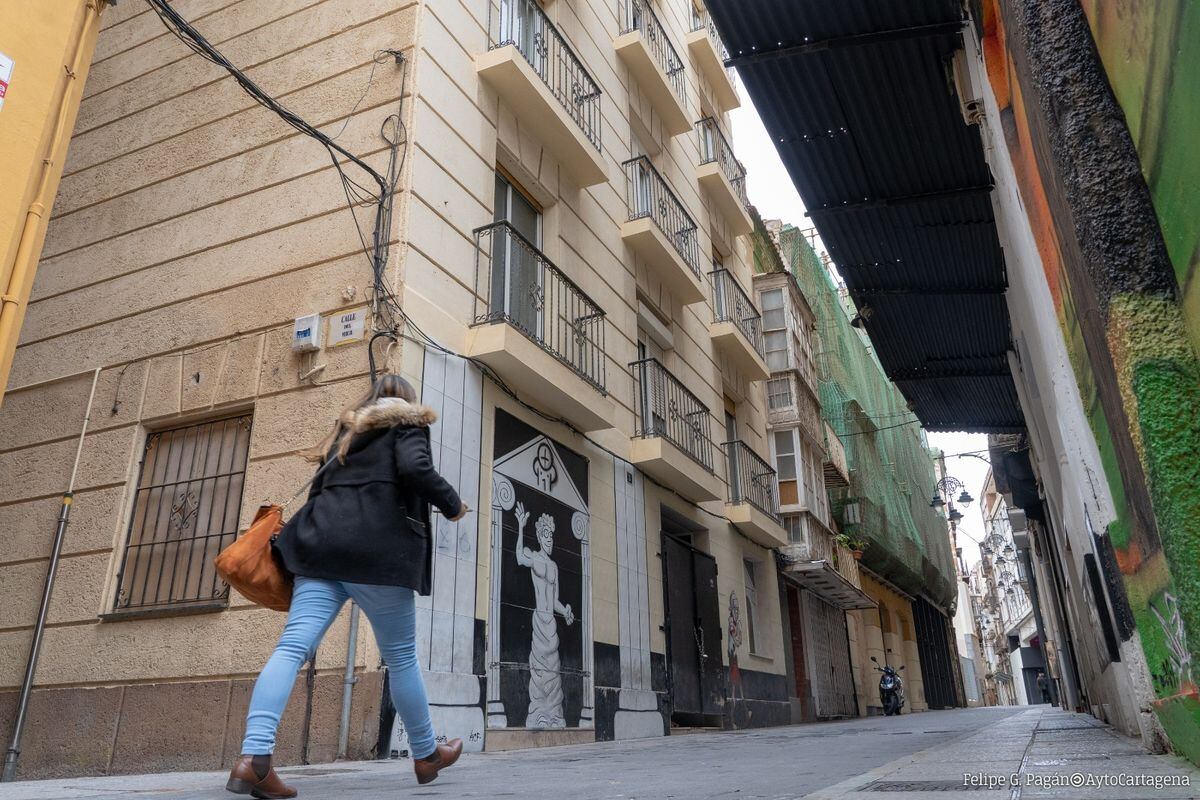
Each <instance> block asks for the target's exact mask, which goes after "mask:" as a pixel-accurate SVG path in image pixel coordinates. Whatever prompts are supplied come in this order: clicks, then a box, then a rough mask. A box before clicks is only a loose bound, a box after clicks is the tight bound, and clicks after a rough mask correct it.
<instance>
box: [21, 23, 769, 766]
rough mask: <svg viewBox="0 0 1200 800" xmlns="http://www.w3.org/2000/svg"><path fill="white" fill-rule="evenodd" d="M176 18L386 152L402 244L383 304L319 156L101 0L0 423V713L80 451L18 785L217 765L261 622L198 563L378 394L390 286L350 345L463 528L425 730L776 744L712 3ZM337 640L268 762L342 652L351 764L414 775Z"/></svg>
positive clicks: (747, 314)
mask: <svg viewBox="0 0 1200 800" xmlns="http://www.w3.org/2000/svg"><path fill="white" fill-rule="evenodd" d="M174 5H175V7H176V8H177V10H178V11H179V12H180V13H181V14H182V15H183V16H184V17H186V18H187V19H188V20H190V21H191V22H193V23H194V24H195V26H196V27H197V28H198V29H199V30H200V31H202V32H203V34H204V36H205V37H206V38H207V39H208V40H209V41H210V42H212V43H213V44H214V45H215V46H216V47H217V48H219V49H220V50H221V51H222V52H223V53H225V54H226V55H227V56H228V57H229V59H230V60H231V61H233V62H234V63H236V64H238V65H239V66H240V67H241V68H242V69H243V70H244V71H245V73H246V74H247V75H248V76H249V77H250V78H251V79H252V80H254V81H256V82H258V83H259V84H260V85H261V86H262V87H264V88H265V89H266V90H267V91H268V92H269V93H270V94H271V95H272V96H274V97H275V98H277V99H278V100H279V101H280V102H281V103H283V104H284V105H285V106H287V107H288V108H289V109H291V110H293V111H294V112H296V113H297V114H299V115H300V116H301V117H303V118H305V119H306V120H308V121H310V122H311V123H312V124H313V125H315V126H317V127H318V128H320V129H321V130H322V131H324V132H325V133H326V134H327V135H329V136H335V135H336V137H337V139H336V141H337V143H338V144H339V145H340V146H342V147H344V148H345V149H346V150H348V151H350V152H352V153H355V154H357V155H359V156H361V157H362V158H363V159H364V160H365V161H366V162H367V163H368V164H370V165H371V166H372V167H374V168H375V169H377V170H380V171H383V170H385V169H386V168H387V164H388V161H389V158H390V157H391V156H392V155H393V152H394V153H395V154H396V155H397V161H396V168H397V170H398V176H399V182H398V191H397V194H396V196H395V199H394V211H393V216H392V226H391V229H390V230H387V231H385V232H383V239H384V240H385V241H387V242H388V243H389V244H390V258H389V259H388V261H387V263H386V264H385V265H384V269H383V271H382V276H381V279H380V280H377V279H376V277H375V276H374V275H373V273H372V267H371V264H370V263H369V261H368V259H367V258H366V257H365V256H364V253H363V242H362V240H361V239H360V231H358V230H356V227H355V225H354V223H353V219H352V218H351V211H350V210H348V209H347V197H346V193H345V189H344V187H343V184H342V182H341V180H340V179H339V176H338V172H337V171H336V170H335V169H334V168H333V166H332V165H331V164H330V161H329V158H328V156H327V154H326V153H325V152H324V151H323V149H322V148H321V147H320V146H319V145H318V144H317V143H316V142H314V141H313V140H312V139H310V138H308V137H305V136H303V135H301V134H299V133H296V132H295V131H293V130H292V129H291V128H288V127H287V126H286V125H285V124H283V123H282V122H281V121H280V119H279V118H278V117H277V116H276V115H275V114H273V113H271V112H270V111H268V110H266V109H264V108H262V107H260V106H258V105H256V104H255V102H254V101H253V100H252V99H251V98H250V97H248V96H247V95H246V94H245V93H243V92H242V91H241V90H240V89H239V87H238V86H237V85H236V84H235V83H234V82H233V81H232V80H231V79H230V78H229V76H228V75H227V74H226V73H225V72H224V71H223V70H222V69H220V68H218V67H216V66H215V65H213V64H211V63H209V62H207V61H205V60H203V59H201V58H200V57H198V56H196V55H194V54H192V53H191V52H190V51H189V50H187V48H185V47H184V46H183V45H182V44H181V43H180V42H179V41H178V39H176V38H175V37H174V36H172V35H170V34H169V33H168V32H167V31H166V29H165V28H164V27H163V24H162V23H161V22H160V20H159V19H158V18H157V17H156V16H155V14H153V13H152V12H150V11H148V10H147V9H146V7H145V6H142V5H139V4H136V3H128V4H125V3H123V4H120V5H118V6H116V7H114V8H111V9H109V10H108V11H106V13H105V15H104V18H103V29H102V30H101V32H100V35H99V39H98V43H97V47H96V52H95V58H94V62H93V65H92V69H91V74H90V76H89V78H88V82H87V85H86V87H85V90H84V99H83V102H82V104H81V106H80V111H79V117H78V121H77V124H76V126H75V133H74V136H73V139H72V142H71V145H70V149H69V152H68V156H67V164H66V169H65V171H64V176H63V179H62V183H61V188H60V192H59V196H58V200H57V202H56V204H55V207H54V216H53V219H52V220H51V223H50V225H49V229H48V233H47V237H46V244H45V247H44V250H43V253H42V259H41V264H40V266H39V271H38V274H37V280H36V283H35V286H34V289H33V295H32V298H31V303H30V306H29V311H28V314H27V317H26V322H25V326H24V329H23V331H22V338H21V342H20V345H19V347H18V349H17V353H16V357H15V361H14V365H13V372H12V377H11V381H10V383H9V387H8V394H7V397H6V401H5V406H4V408H3V410H2V411H0V529H2V530H4V531H6V532H8V533H9V535H8V541H9V546H8V548H7V549H6V552H5V554H4V555H3V557H2V560H0V586H2V587H3V590H2V594H3V596H4V597H5V598H8V599H9V600H8V602H7V603H6V604H5V608H4V611H3V619H2V621H0V686H2V687H4V688H3V691H2V692H0V719H3V720H4V723H5V729H6V730H7V728H8V726H9V724H10V720H11V719H12V713H13V709H14V706H15V703H16V698H15V695H16V687H18V686H19V685H20V682H21V676H22V672H23V670H24V667H25V660H26V657H27V655H28V653H29V648H30V642H31V640H32V635H33V624H34V620H35V619H36V617H37V601H38V598H39V596H40V593H41V587H42V584H43V581H44V579H45V575H46V570H47V556H48V555H49V550H50V542H51V540H52V537H53V532H54V524H55V519H56V516H57V513H58V509H59V506H60V503H61V495H62V493H63V491H64V490H65V489H66V488H67V485H68V482H69V480H70V475H71V474H72V472H73V469H74V468H75V467H76V466H77V470H75V472H76V475H77V477H76V480H75V484H74V492H75V494H74V502H73V506H72V517H71V522H70V525H69V527H68V529H67V534H66V539H65V544H64V549H63V559H62V561H61V564H60V566H59V569H58V575H57V588H56V591H55V594H54V599H53V602H52V603H51V606H50V609H49V619H48V625H47V628H46V631H45V638H44V642H43V646H42V651H41V662H40V666H39V669H38V673H37V680H36V686H35V690H34V692H33V697H32V701H31V704H30V718H29V722H28V726H27V729H26V732H25V739H24V749H23V752H22V760H21V775H22V776H24V777H36V776H49V775H66V774H99V773H119V772H133V771H153V770H166V769H180V768H216V767H218V766H220V765H223V764H228V763H229V762H230V761H231V760H232V759H233V758H234V757H235V756H236V755H237V753H238V745H239V740H240V736H241V725H242V719H243V716H244V713H245V708H246V704H247V701H248V695H249V690H250V688H251V686H252V683H253V679H254V676H255V675H256V673H257V671H258V670H259V668H260V667H261V666H262V664H263V663H264V662H265V660H266V658H267V656H268V655H269V653H270V651H271V649H272V647H273V645H274V641H275V638H276V636H277V634H278V632H279V630H280V628H281V626H282V624H283V620H284V617H283V615H281V614H277V613H274V612H270V611H266V610H264V609H261V608H257V607H254V606H252V605H250V604H249V603H247V602H246V601H245V600H244V599H242V598H240V597H239V596H237V594H236V593H233V594H232V595H230V594H228V593H227V592H226V590H225V589H224V587H223V586H222V585H221V583H220V581H219V580H218V579H217V577H216V576H215V574H214V573H213V571H212V566H211V560H212V557H213V556H214V555H215V554H216V552H217V551H218V550H219V549H220V547H222V546H224V545H225V544H227V543H228V542H230V541H232V540H233V538H234V537H236V535H237V533H238V531H239V530H242V529H244V528H245V526H246V525H248V524H249V522H250V521H251V519H252V518H253V516H254V512H255V510H256V508H257V507H258V506H259V505H260V504H261V503H263V502H266V501H268V500H273V501H282V500H284V499H286V498H287V497H289V496H290V495H291V494H292V493H293V492H294V491H295V490H296V489H298V488H299V487H300V486H301V485H302V484H303V482H304V480H305V479H306V477H307V476H308V474H309V473H310V471H311V468H310V467H309V466H308V465H307V464H306V463H305V462H304V461H303V460H302V459H301V458H300V457H299V455H298V454H299V452H300V451H301V450H303V449H305V448H307V447H309V446H311V445H313V444H315V443H316V442H317V441H319V440H320V438H321V437H322V436H323V435H324V433H325V432H326V431H327V430H328V428H329V426H330V425H331V423H332V420H333V419H334V418H335V416H336V415H337V413H338V411H339V410H340V409H341V408H342V407H344V406H345V405H347V404H348V403H351V402H353V401H355V400H356V399H357V398H358V397H360V396H361V395H362V394H363V393H364V392H365V391H366V390H367V388H368V385H369V374H370V373H369V368H370V358H369V355H368V341H369V339H370V337H371V336H372V334H373V332H375V331H376V330H377V329H379V328H381V327H385V326H384V325H383V323H384V321H385V320H389V316H388V313H387V303H386V302H385V301H384V297H383V296H382V293H383V292H390V293H392V294H394V296H395V297H396V299H397V303H398V306H399V309H400V312H401V313H402V315H403V317H399V316H397V317H396V319H397V320H398V321H399V322H400V323H401V324H400V325H399V328H398V330H396V331H394V333H397V334H399V336H398V338H397V340H396V341H395V342H394V343H389V341H388V340H386V339H385V340H382V341H379V342H377V343H376V344H375V346H374V348H373V350H372V351H371V352H373V354H374V359H375V360H376V361H377V362H378V364H379V365H380V366H381V367H386V368H389V369H395V370H397V371H399V372H400V373H402V374H403V375H405V376H406V377H407V378H409V379H410V380H411V381H412V382H413V383H414V384H415V385H416V386H417V387H418V390H419V392H420V395H421V398H422V400H423V402H425V403H427V404H429V405H430V406H432V407H433V408H434V409H435V410H437V411H438V413H439V415H440V417H441V420H440V422H439V423H438V424H437V425H435V426H434V429H433V442H434V451H435V459H436V460H437V461H438V466H439V469H441V471H442V472H443V474H445V475H446V476H447V477H448V478H449V479H450V480H451V481H452V482H454V483H455V484H456V486H458V487H459V489H460V491H461V493H462V495H463V497H464V499H465V500H466V501H467V502H468V503H469V504H470V505H471V507H472V508H473V509H475V513H472V514H470V515H468V516H467V517H466V518H465V519H464V520H463V521H461V522H458V523H447V522H444V521H440V522H438V524H437V525H436V526H435V530H433V531H431V536H432V537H433V538H434V551H435V555H434V580H433V593H432V595H431V596H430V597H428V598H422V600H421V602H420V603H419V639H420V647H421V654H422V659H423V666H424V667H425V669H426V675H427V683H428V686H429V692H430V697H431V702H432V703H433V704H434V713H435V725H436V726H437V728H438V732H439V734H444V735H446V736H462V737H464V739H466V740H467V743H468V747H469V748H471V749H484V748H488V749H499V748H505V747H517V746H529V745H540V744H557V743H571V742H582V741H593V740H596V739H612V738H630V737H638V736H657V735H664V734H666V733H669V732H670V731H671V730H672V728H674V727H681V726H696V725H705V726H708V725H722V726H743V725H762V724H773V723H779V722H786V721H788V720H789V719H790V711H789V708H790V703H789V694H788V687H787V673H786V654H785V646H784V635H783V630H784V629H783V622H782V619H781V611H780V606H779V604H778V603H775V602H770V601H768V598H775V597H777V596H778V595H779V591H780V587H779V583H778V575H777V571H776V569H775V555H774V552H773V549H774V548H776V547H779V546H782V545H784V544H786V543H787V536H786V534H785V532H784V529H783V527H782V526H781V524H780V522H779V519H778V512H779V509H778V495H777V489H776V485H775V475H774V471H773V469H771V468H770V467H769V466H766V465H767V462H768V460H769V458H770V447H769V443H768V440H767V427H766V408H765V405H766V397H765V392H764V381H765V379H766V378H767V377H768V375H769V371H768V370H767V368H766V364H765V352H764V349H763V344H762V339H761V327H760V325H759V322H758V311H757V309H756V307H755V303H754V302H753V301H752V300H751V299H750V298H751V297H752V284H751V277H750V267H749V265H748V258H749V251H748V245H747V242H746V237H745V234H746V233H748V232H749V230H750V226H751V222H750V216H749V214H748V213H747V206H746V198H745V188H744V170H742V168H741V166H740V165H739V164H738V162H737V160H736V157H735V156H734V153H733V148H732V146H731V145H730V143H729V138H728V137H729V136H730V127H729V119H728V112H729V110H730V109H731V108H732V107H733V106H734V105H735V104H736V103H737V91H736V88H735V86H734V84H733V79H732V77H731V76H730V75H729V74H727V73H726V71H725V69H724V67H723V65H722V63H721V57H722V55H721V45H720V42H719V40H718V39H717V38H716V35H715V32H714V31H713V30H712V29H711V27H710V26H709V25H708V22H707V18H706V15H705V14H704V11H703V9H702V8H701V7H699V6H693V5H692V4H691V1H690V0H661V1H659V2H653V3H648V2H645V1H644V0H622V2H612V3H605V4H596V3H585V2H581V0H547V2H545V3H543V4H538V3H535V2H533V0H491V2H488V0H479V1H478V2H464V3H427V2H421V1H419V0H414V1H413V2H404V1H403V0H353V1H351V0H318V1H317V2H305V3H303V4H295V5H289V6H288V8H287V9H286V10H285V9H284V8H283V7H282V6H280V4H278V3H274V2H269V1H268V0H240V2H233V3H230V2H224V0H221V1H216V0H178V2H176V3H175V4H174ZM397 54H399V56H398V55H397ZM393 115H396V116H395V117H394V118H393ZM389 118H392V119H389ZM381 131H382V134H381ZM385 137H386V138H385ZM393 144H394V145H395V147H393ZM345 169H346V171H347V173H348V174H354V173H353V167H352V166H346V167H345ZM354 177H355V179H356V180H360V181H362V180H364V179H363V178H362V177H361V176H359V175H354ZM355 211H356V212H357V218H358V220H359V222H360V223H361V224H362V225H363V226H364V227H365V230H366V231H367V232H368V233H369V232H370V223H371V220H370V216H371V209H369V208H366V207H362V206H357V207H356V209H355ZM311 315H319V318H315V319H314V318H312V316H311ZM314 332H317V334H318V335H319V337H320V339H321V341H320V342H319V343H315V344H316V345H317V346H316V347H315V348H313V349H309V350H306V351H303V352H298V351H297V350H296V349H295V347H294V344H295V342H296V339H297V334H298V333H300V334H303V335H302V336H301V337H300V338H303V339H306V340H307V339H308V338H311V337H312V335H313V334H314ZM89 397H92V398H93V400H92V402H91V405H90V407H88V398H89ZM85 418H86V421H85ZM85 424H86V434H85V435H83V437H82V443H83V446H82V450H81V454H80V457H79V459H78V464H76V463H75V451H76V442H77V440H78V439H79V437H80V435H81V431H83V430H84V426H85ZM525 515H528V516H525ZM527 523H528V529H526V526H527ZM535 530H536V531H537V533H536V534H535ZM538 535H546V536H549V537H550V539H551V540H552V541H553V552H552V555H550V554H548V557H552V558H553V560H554V561H555V562H556V564H557V565H558V571H559V574H560V582H559V586H558V591H559V593H560V600H561V602H562V603H563V604H564V605H569V606H571V609H572V613H571V615H569V617H567V616H559V617H555V631H554V636H553V637H549V636H548V634H547V635H540V636H539V634H537V633H536V632H531V628H533V627H536V626H538V625H539V624H541V623H538V622H537V621H536V619H535V618H534V616H535V615H534V612H533V611H532V610H531V607H532V605H533V602H532V596H533V589H534V586H533V583H534V582H535V581H536V576H534V575H533V574H532V573H531V571H530V570H529V569H527V568H525V567H522V566H521V565H520V564H519V563H518V562H517V560H516V559H515V557H514V547H515V543H516V542H517V541H518V537H521V536H524V537H525V538H524V541H525V542H526V543H530V542H532V541H534V540H535V539H536V538H537V536H538ZM693 620H695V622H693ZM543 634H545V631H543ZM549 639H553V646H550V645H549V644H547V641H548V640H549ZM353 644H354V647H353V649H351V647H350V643H349V641H348V625H347V614H346V613H345V612H344V613H343V615H342V616H341V617H340V618H339V620H338V621H337V622H336V623H335V625H334V627H333V628H331V630H330V632H329V634H328V636H327V637H326V640H325V642H324V644H323V645H322V646H321V648H320V649H319V650H318V652H317V653H316V655H315V658H314V659H313V663H312V664H311V665H310V667H309V668H307V669H306V670H305V671H304V672H302V673H301V676H300V678H299V679H298V681H297V685H296V690H295V692H294V693H293V697H292V705H291V706H290V707H289V710H288V712H287V714H286V715H285V717H284V722H283V727H282V728H281V733H280V744H279V749H278V755H279V757H280V760H281V761H282V762H283V763H297V762H300V761H313V762H316V761H325V760H330V759H332V758H333V757H334V756H335V755H336V752H337V749H338V734H339V725H338V717H339V711H340V707H341V704H342V701H343V689H344V683H343V669H344V667H345V664H346V661H347V658H348V653H350V652H353V660H354V665H355V669H356V678H357V680H356V682H355V683H354V684H353V686H352V690H351V699H352V702H351V714H350V723H349V725H348V730H347V731H346V735H347V739H348V749H347V752H348V754H349V755H350V756H352V757H369V756H372V755H375V756H387V755H389V754H399V753H403V752H404V750H405V747H406V740H405V737H404V732H403V729H402V726H401V725H398V724H396V723H395V721H394V719H392V715H390V714H389V712H388V708H387V704H386V703H385V702H384V697H385V689H384V680H385V671H384V670H383V669H382V665H381V663H380V658H379V654H378V651H377V650H376V649H375V647H374V642H373V639H372V637H371V636H370V634H369V633H367V626H363V628H362V629H361V630H360V632H359V635H358V637H357V640H356V641H355V642H354V643H353Z"/></svg>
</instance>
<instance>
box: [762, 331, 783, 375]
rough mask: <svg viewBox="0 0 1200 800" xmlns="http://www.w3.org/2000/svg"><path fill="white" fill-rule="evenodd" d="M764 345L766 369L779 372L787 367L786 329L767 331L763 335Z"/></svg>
mask: <svg viewBox="0 0 1200 800" xmlns="http://www.w3.org/2000/svg"><path fill="white" fill-rule="evenodd" d="M763 343H764V344H765V346H766V353H767V369H769V370H771V372H781V371H783V370H785V369H787V368H788V353H787V331H767V333H765V334H764V335H763Z"/></svg>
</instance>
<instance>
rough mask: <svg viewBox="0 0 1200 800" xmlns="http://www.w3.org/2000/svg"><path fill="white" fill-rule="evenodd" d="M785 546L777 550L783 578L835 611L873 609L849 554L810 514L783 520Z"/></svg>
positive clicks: (873, 602)
mask: <svg viewBox="0 0 1200 800" xmlns="http://www.w3.org/2000/svg"><path fill="white" fill-rule="evenodd" d="M783 523H784V527H785V528H786V529H787V538H788V543H787V545H785V546H784V547H782V548H780V550H779V559H778V560H779V567H780V572H781V573H782V574H783V576H784V577H785V578H786V579H788V580H790V581H791V582H793V583H795V584H798V585H799V586H802V587H804V588H805V589H808V590H809V591H811V592H812V593H814V594H816V595H817V596H818V597H820V598H821V599H822V600H824V601H825V602H827V603H830V604H832V605H835V606H837V607H838V608H843V609H847V610H849V609H852V608H873V607H874V606H875V601H874V600H872V599H871V598H870V597H869V596H868V595H867V594H866V592H864V591H863V590H862V579H861V578H860V576H859V572H858V562H857V561H855V560H854V556H853V555H851V553H850V551H849V550H847V549H846V548H844V547H841V546H839V545H838V544H837V542H835V541H834V539H833V534H832V533H831V532H830V531H829V529H828V528H826V527H825V526H824V525H822V524H821V523H820V522H819V521H818V520H817V519H816V518H815V517H813V516H812V515H811V514H808V513H804V514H798V515H790V516H787V517H785V518H784V519H783Z"/></svg>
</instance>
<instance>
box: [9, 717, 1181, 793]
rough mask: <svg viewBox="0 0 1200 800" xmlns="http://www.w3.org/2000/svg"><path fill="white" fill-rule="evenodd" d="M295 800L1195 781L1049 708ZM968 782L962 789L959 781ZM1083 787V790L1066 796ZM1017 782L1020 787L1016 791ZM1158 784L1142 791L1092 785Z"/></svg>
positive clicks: (706, 741) (317, 779) (384, 781)
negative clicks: (315, 799) (316, 799)
mask: <svg viewBox="0 0 1200 800" xmlns="http://www.w3.org/2000/svg"><path fill="white" fill-rule="evenodd" d="M281 772H282V774H283V775H284V776H285V779H286V780H288V781H291V782H293V783H294V784H295V786H296V787H297V788H298V789H299V790H300V796H301V797H303V798H322V800H324V799H325V798H337V800H357V799H358V798H363V799H364V800H365V798H382V797H443V798H484V797H488V798H501V797H519V798H524V800H543V798H544V799H545V800H550V799H551V798H555V799H556V800H557V798H572V800H651V798H655V799H657V798H664V799H669V798H681V799H682V798H688V800H699V799H700V798H738V799H739V800H800V798H805V800H906V799H908V798H913V799H919V798H929V800H953V798H959V797H961V798H969V799H970V800H1001V798H1003V800H1018V799H1019V798H1028V799H1032V798H1063V799H1064V800H1158V799H1159V798H1162V799H1163V800H1181V799H1182V798H1193V797H1200V770H1197V769H1195V768H1194V767H1191V766H1190V765H1188V764H1187V763H1186V762H1184V761H1183V760H1182V759H1179V758H1176V757H1174V756H1155V755H1148V754H1146V753H1145V752H1144V751H1143V750H1142V748H1141V747H1140V745H1139V743H1138V742H1137V741H1134V740H1131V739H1127V738H1125V737H1123V736H1120V735H1118V734H1115V733H1113V732H1112V731H1110V730H1109V729H1108V728H1107V727H1105V726H1103V725H1100V724H1098V723H1096V722H1095V721H1094V720H1093V719H1092V718H1091V717H1085V716H1082V715H1076V714H1068V713H1065V712H1062V711H1059V710H1058V709H1052V708H1050V707H1048V706H1033V707H1023V708H1018V707H1000V708H979V709H958V710H953V711H932V712H928V713H922V714H910V715H904V716H902V717H899V718H889V719H884V718H881V717H871V718H866V719H856V720H850V721H845V722H829V723H821V724H814V725H800V726H791V727H784V728H768V729H759V730H754V731H745V732H733V733H702V734H691V735H680V736H671V737H667V738H665V739H646V740H641V741H635V742H615V743H602V744H595V745H585V746H572V747H565V748H564V747H556V748H545V749H541V750H520V751H513V752H505V753H487V754H482V755H466V756H464V757H463V760H462V762H461V763H460V764H459V765H458V766H456V767H455V768H454V769H453V770H452V771H449V772H447V773H446V774H445V775H444V776H443V777H442V778H440V779H439V780H438V781H437V782H436V783H433V784H430V785H428V786H423V787H418V786H417V785H416V783H415V781H414V780H413V778H412V773H411V771H410V769H409V762H408V761H383V762H353V763H341V764H332V765H324V764H323V765H313V766H308V767H296V768H289V769H284V770H282V771H281ZM964 776H971V777H970V778H968V779H967V780H966V781H964ZM1073 776H1081V777H1076V778H1074V781H1075V782H1076V783H1078V782H1080V781H1081V780H1082V781H1084V782H1086V783H1089V784H1091V785H1083V786H1073V785H1071V783H1072V777H1073ZM1014 778H1015V779H1016V786H1014V785H1013V784H1012V781H1013V779H1014ZM224 779H225V776H224V774H223V773H215V772H208V773H201V772H189V773H173V774H164V775H139V776H117V777H107V778H82V779H74V780H48V781H30V782H24V783H16V784H7V785H4V786H3V787H0V800H85V799H86V800H117V798H129V797H137V798H143V799H144V800H220V798H225V797H232V795H229V794H227V793H226V792H225V791H224V790H223V789H222V788H221V787H222V786H223V784H224ZM1117 780H1124V781H1125V783H1126V784H1128V783H1131V782H1134V781H1141V782H1153V781H1158V782H1159V783H1160V784H1169V783H1177V784H1183V785H1160V786H1155V785H1153V783H1152V784H1151V785H1149V786H1130V785H1097V784H1100V783H1101V782H1103V781H1109V782H1110V783H1112V782H1115V781H1117Z"/></svg>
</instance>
